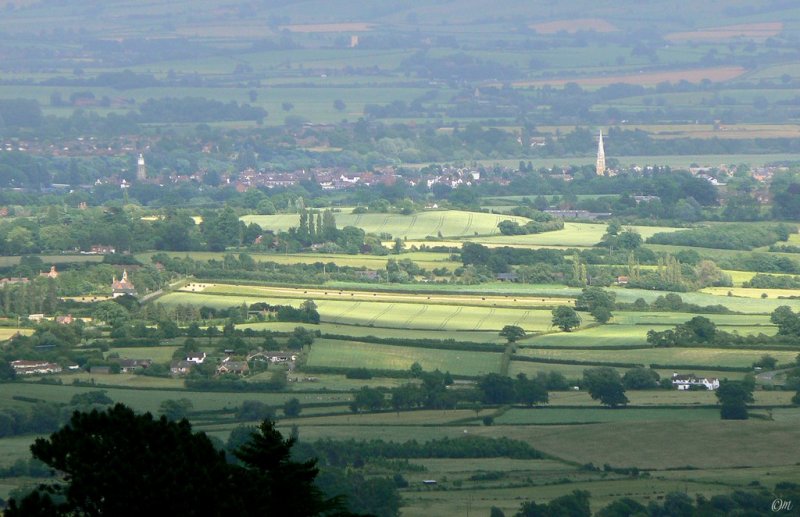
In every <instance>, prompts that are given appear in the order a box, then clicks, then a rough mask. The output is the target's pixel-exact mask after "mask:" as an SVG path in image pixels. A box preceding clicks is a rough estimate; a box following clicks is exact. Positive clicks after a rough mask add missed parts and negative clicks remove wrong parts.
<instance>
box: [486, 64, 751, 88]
mask: <svg viewBox="0 0 800 517" xmlns="http://www.w3.org/2000/svg"><path fill="white" fill-rule="evenodd" d="M744 72H745V69H744V68H743V67H741V66H720V67H714V68H692V69H686V70H672V71H668V72H667V71H665V72H645V73H641V74H625V75H604V76H590V77H569V78H553V79H537V80H534V81H515V82H513V83H511V84H512V85H513V86H516V87H521V88H527V87H529V86H545V85H550V86H556V87H560V86H564V85H565V84H567V83H576V84H578V85H580V86H608V85H609V84H615V83H626V84H640V85H642V86H655V85H657V84H658V83H663V82H669V83H676V82H679V81H688V82H690V83H699V82H700V81H702V80H704V79H708V80H709V81H713V82H723V81H729V80H731V79H734V78H736V77H739V76H740V75H742V74H743V73H744ZM498 86H500V84H499V83H498Z"/></svg>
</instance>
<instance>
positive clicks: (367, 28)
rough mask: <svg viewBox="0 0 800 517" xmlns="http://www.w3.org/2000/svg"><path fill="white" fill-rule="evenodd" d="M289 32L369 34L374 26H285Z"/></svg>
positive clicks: (350, 24) (347, 24) (355, 24)
mask: <svg viewBox="0 0 800 517" xmlns="http://www.w3.org/2000/svg"><path fill="white" fill-rule="evenodd" d="M281 28H282V29H286V30H288V31H289V32H369V31H371V30H372V24H369V23H361V22H354V23H308V24H302V25H284V26H283V27H281Z"/></svg>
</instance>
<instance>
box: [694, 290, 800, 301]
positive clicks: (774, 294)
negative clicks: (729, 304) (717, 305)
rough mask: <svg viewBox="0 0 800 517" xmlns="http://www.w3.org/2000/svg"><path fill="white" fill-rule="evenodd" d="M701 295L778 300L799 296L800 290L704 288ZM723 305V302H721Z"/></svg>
mask: <svg viewBox="0 0 800 517" xmlns="http://www.w3.org/2000/svg"><path fill="white" fill-rule="evenodd" d="M700 292H701V293H707V294H713V295H716V296H727V295H728V293H729V292H730V293H731V294H732V295H733V296H740V297H743V298H762V295H763V294H764V293H766V294H767V298H780V297H782V296H783V297H786V296H800V289H756V288H748V287H706V288H705V289H702V290H701V291H700ZM723 303H724V302H723Z"/></svg>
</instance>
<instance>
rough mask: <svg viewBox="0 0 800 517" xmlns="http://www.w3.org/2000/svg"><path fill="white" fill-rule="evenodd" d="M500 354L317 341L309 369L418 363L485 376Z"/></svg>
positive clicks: (494, 369) (383, 367)
mask: <svg viewBox="0 0 800 517" xmlns="http://www.w3.org/2000/svg"><path fill="white" fill-rule="evenodd" d="M500 356H501V354H499V353H490V352H465V351H463V350H434V349H425V348H413V347H405V346H391V345H375V344H372V343H361V342H358V341H339V340H330V339H317V340H315V341H314V344H313V345H312V346H311V353H310V354H309V356H308V362H307V364H308V366H334V367H337V368H359V367H364V368H374V369H381V370H408V369H409V368H410V367H411V365H412V364H414V363H415V362H418V363H419V364H420V365H421V366H422V367H423V368H424V369H425V370H428V371H432V370H435V369H439V370H441V371H449V372H450V373H452V374H454V375H472V376H475V375H485V374H487V373H492V372H497V371H499V369H500Z"/></svg>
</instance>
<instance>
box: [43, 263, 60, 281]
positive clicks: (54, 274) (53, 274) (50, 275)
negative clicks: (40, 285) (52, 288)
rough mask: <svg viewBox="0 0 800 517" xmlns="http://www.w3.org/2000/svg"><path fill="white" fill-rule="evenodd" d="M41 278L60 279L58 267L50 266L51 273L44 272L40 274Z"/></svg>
mask: <svg viewBox="0 0 800 517" xmlns="http://www.w3.org/2000/svg"><path fill="white" fill-rule="evenodd" d="M39 276H40V277H44V278H58V271H56V266H55V265H53V266H50V271H44V272H41V273H39Z"/></svg>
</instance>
